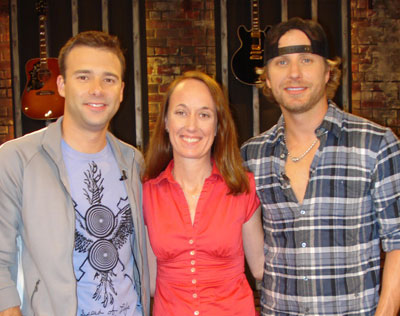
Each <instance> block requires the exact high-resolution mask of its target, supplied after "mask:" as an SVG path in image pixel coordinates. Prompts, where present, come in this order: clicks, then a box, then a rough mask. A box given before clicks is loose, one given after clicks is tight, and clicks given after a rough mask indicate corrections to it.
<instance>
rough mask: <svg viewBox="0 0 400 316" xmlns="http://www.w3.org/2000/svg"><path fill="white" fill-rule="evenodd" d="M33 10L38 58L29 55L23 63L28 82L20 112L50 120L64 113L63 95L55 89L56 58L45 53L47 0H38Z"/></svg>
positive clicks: (56, 74) (57, 72) (35, 117)
mask: <svg viewBox="0 0 400 316" xmlns="http://www.w3.org/2000/svg"><path fill="white" fill-rule="evenodd" d="M36 11H37V13H38V15H39V39H40V58H33V59H30V60H28V62H27V63H26V65H25V71H26V77H27V83H26V85H25V89H24V91H23V93H22V100H21V104H22V112H23V113H24V114H25V115H26V116H28V117H30V118H32V119H36V120H50V119H55V118H57V117H60V116H61V115H63V113H64V98H63V97H61V96H60V95H59V94H58V90H57V76H58V75H59V74H60V71H59V68H58V61H57V58H48V57H47V38H46V14H47V4H46V1H44V0H39V1H37V2H36Z"/></svg>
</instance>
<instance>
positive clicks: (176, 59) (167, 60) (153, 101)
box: [146, 0, 216, 130]
mask: <svg viewBox="0 0 400 316" xmlns="http://www.w3.org/2000/svg"><path fill="white" fill-rule="evenodd" d="M146 30H147V31H146V33H147V34H146V36H147V38H146V40H147V63H148V65H147V71H148V85H149V86H148V91H149V92H148V93H149V99H148V100H149V126H150V130H152V128H153V126H154V123H155V120H156V117H157V113H158V110H159V107H160V104H161V102H162V101H163V97H164V93H165V91H166V89H167V87H168V85H169V84H170V83H171V81H172V80H173V79H174V78H175V77H176V76H179V75H181V74H182V73H184V72H185V71H187V70H194V69H197V70H202V71H204V72H206V73H207V74H209V75H211V76H215V74H216V65H215V32H214V1H213V0H164V1H163V0H146Z"/></svg>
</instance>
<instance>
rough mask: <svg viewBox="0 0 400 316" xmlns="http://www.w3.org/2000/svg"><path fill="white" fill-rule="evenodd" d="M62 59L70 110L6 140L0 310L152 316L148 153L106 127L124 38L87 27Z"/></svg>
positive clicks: (119, 89)
mask: <svg viewBox="0 0 400 316" xmlns="http://www.w3.org/2000/svg"><path fill="white" fill-rule="evenodd" d="M59 65H60V73H61V75H60V76H59V77H58V78H57V86H58V91H59V93H60V95H61V96H63V97H64V98H65V108H64V116H63V117H61V118H59V119H58V120H57V122H56V123H53V124H50V125H49V126H48V127H47V128H44V129H42V130H40V131H37V132H35V133H32V134H29V135H26V136H24V137H21V138H19V139H16V140H13V141H10V142H7V143H5V144H3V145H2V146H1V147H0V315H1V316H6V315H7V316H9V315H12V316H16V315H21V314H23V315H24V316H30V315H35V316H42V315H47V316H64V315H65V316H72V315H126V316H128V315H130V316H139V315H140V316H142V315H144V316H147V315H149V301H150V297H149V280H148V266H147V254H146V240H145V229H144V225H143V217H142V212H141V206H142V194H141V193H142V192H141V190H142V187H141V183H140V172H141V167H142V163H143V158H142V155H141V154H140V152H139V151H138V150H136V149H135V148H133V147H132V146H130V145H127V144H125V143H123V142H121V141H120V140H118V139H117V138H115V137H114V136H113V135H112V134H110V133H109V132H107V129H108V125H109V123H110V120H111V118H112V117H113V116H114V115H115V113H116V112H117V110H118V108H119V105H120V102H121V101H122V98H123V89H124V82H123V73H124V70H125V58H124V56H123V53H122V50H121V48H120V44H119V41H118V39H117V38H116V37H114V36H110V35H108V34H105V33H103V32H97V31H88V32H83V33H80V34H78V35H77V36H75V37H73V38H71V39H70V40H69V41H68V42H67V43H66V44H65V45H64V47H63V48H62V49H61V51H60V55H59ZM17 284H18V286H17ZM17 287H18V290H19V292H18V290H17Z"/></svg>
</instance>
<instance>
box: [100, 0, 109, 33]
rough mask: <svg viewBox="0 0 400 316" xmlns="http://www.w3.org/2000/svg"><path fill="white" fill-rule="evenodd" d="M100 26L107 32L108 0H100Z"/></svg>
mask: <svg viewBox="0 0 400 316" xmlns="http://www.w3.org/2000/svg"><path fill="white" fill-rule="evenodd" d="M101 26H102V29H103V32H106V33H108V32H109V27H108V0H101Z"/></svg>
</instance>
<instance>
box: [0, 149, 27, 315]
mask: <svg viewBox="0 0 400 316" xmlns="http://www.w3.org/2000/svg"><path fill="white" fill-rule="evenodd" d="M18 161H19V160H18V158H17V157H16V154H15V150H14V149H13V146H10V145H9V144H4V145H3V146H2V147H1V148H0V162H1V163H0V311H2V310H4V309H7V308H9V307H13V306H19V305H20V304H21V301H20V299H19V295H18V292H17V287H16V282H15V281H16V272H17V252H18V247H17V241H16V240H17V237H18V235H19V234H18V225H19V222H20V216H19V214H20V212H19V209H20V207H21V198H20V191H21V189H20V188H21V187H22V184H21V179H22V178H21V171H20V169H21V167H20V166H19V163H18Z"/></svg>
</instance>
